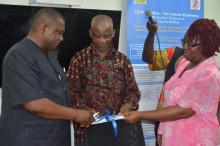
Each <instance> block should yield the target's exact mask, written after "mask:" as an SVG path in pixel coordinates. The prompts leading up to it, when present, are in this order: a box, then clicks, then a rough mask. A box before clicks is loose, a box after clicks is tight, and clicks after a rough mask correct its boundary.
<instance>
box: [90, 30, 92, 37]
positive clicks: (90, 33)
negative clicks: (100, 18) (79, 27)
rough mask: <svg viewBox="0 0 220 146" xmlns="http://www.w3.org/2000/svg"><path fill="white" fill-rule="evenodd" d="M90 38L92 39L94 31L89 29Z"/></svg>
mask: <svg viewBox="0 0 220 146" xmlns="http://www.w3.org/2000/svg"><path fill="white" fill-rule="evenodd" d="M89 36H90V38H92V30H91V29H89Z"/></svg>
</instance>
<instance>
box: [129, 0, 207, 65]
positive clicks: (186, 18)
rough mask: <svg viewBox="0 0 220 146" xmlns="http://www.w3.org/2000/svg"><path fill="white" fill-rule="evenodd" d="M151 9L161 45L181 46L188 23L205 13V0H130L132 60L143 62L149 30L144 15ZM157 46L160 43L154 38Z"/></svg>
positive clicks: (134, 62) (130, 50) (130, 49)
mask: <svg viewBox="0 0 220 146" xmlns="http://www.w3.org/2000/svg"><path fill="white" fill-rule="evenodd" d="M146 10H150V11H151V13H152V17H153V19H154V21H156V22H157V23H158V26H159V27H158V36H159V39H160V46H161V49H163V48H168V47H172V46H180V47H181V39H182V38H183V36H184V34H185V32H186V30H187V28H188V27H189V25H190V24H191V23H192V22H193V21H194V20H196V19H199V18H203V17H204V1H203V0H128V10H127V15H128V17H127V18H128V19H127V21H128V22H127V32H128V33H127V34H128V36H127V39H128V40H127V43H128V44H127V49H128V57H129V58H130V60H131V62H132V63H133V64H142V63H143V62H142V60H141V56H142V50H143V44H144V40H145V38H146V36H147V33H148V30H147V28H146V22H147V21H148V18H147V16H146V15H145V12H146ZM154 45H155V48H156V49H157V48H158V43H157V41H156V39H155V44H154Z"/></svg>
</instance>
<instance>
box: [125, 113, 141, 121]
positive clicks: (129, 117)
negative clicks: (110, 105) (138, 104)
mask: <svg viewBox="0 0 220 146" xmlns="http://www.w3.org/2000/svg"><path fill="white" fill-rule="evenodd" d="M124 116H125V122H126V123H130V124H132V123H136V122H137V121H140V120H141V112H138V111H132V112H127V113H125V114H124Z"/></svg>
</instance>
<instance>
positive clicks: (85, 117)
mask: <svg viewBox="0 0 220 146" xmlns="http://www.w3.org/2000/svg"><path fill="white" fill-rule="evenodd" d="M75 112H76V113H75V114H76V117H75V120H74V121H75V122H77V123H79V124H80V126H82V127H88V126H89V125H90V124H91V123H92V122H93V121H94V118H93V112H92V111H91V110H82V109H76V110H75Z"/></svg>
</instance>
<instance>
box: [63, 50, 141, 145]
mask: <svg viewBox="0 0 220 146" xmlns="http://www.w3.org/2000/svg"><path fill="white" fill-rule="evenodd" d="M67 77H68V79H69V80H70V90H71V93H70V97H71V100H72V103H73V106H74V107H75V108H82V109H87V108H91V109H94V110H95V111H98V112H101V113H102V112H103V111H104V110H106V109H108V110H109V111H111V113H112V114H116V113H118V112H119V111H120V107H121V106H122V105H123V104H125V103H129V104H130V105H131V106H132V110H137V109H138V101H139V99H140V92H139V90H138V86H137V83H136V81H135V77H134V73H133V68H132V65H131V63H130V61H129V60H128V58H127V57H126V56H125V55H123V54H122V53H120V52H118V51H117V50H115V49H112V51H111V52H110V53H109V55H107V56H105V57H104V58H101V57H100V56H99V55H97V54H96V52H95V50H94V49H92V47H91V46H89V47H88V48H85V49H83V50H81V51H80V52H78V53H77V54H76V55H74V56H73V58H72V60H71V62H70V65H69V70H68V73H67ZM74 132H75V140H76V141H83V140H84V132H83V128H81V127H80V126H79V125H78V124H76V123H74Z"/></svg>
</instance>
